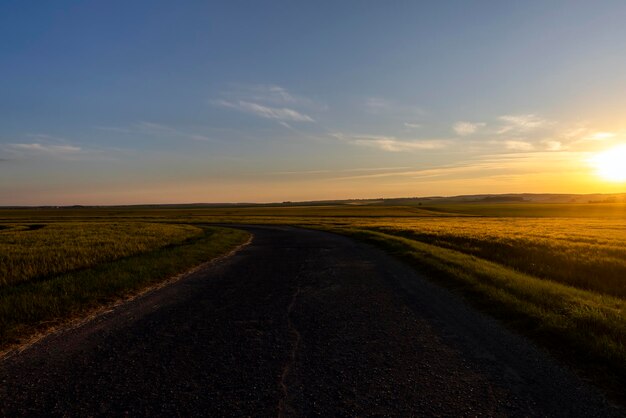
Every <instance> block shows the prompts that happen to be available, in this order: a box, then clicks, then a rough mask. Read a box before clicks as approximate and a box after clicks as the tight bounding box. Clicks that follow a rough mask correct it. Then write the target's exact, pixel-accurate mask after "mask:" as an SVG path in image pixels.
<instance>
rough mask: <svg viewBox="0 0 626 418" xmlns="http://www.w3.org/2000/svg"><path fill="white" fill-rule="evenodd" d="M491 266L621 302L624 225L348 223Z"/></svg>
mask: <svg viewBox="0 0 626 418" xmlns="http://www.w3.org/2000/svg"><path fill="white" fill-rule="evenodd" d="M350 226H351V227H358V228H366V229H370V230H375V231H380V232H385V233H387V234H391V235H397V236H403V237H406V238H410V239H412V240H415V241H420V242H424V243H428V244H432V245H435V246H439V247H444V248H449V249H452V250H456V251H460V252H463V253H466V254H470V255H473V256H475V257H478V258H481V259H485V260H489V261H494V262H497V263H500V264H502V265H504V266H507V267H510V268H513V269H515V270H517V271H520V272H524V273H527V274H530V275H533V276H535V277H538V278H542V279H547V280H552V281H555V282H560V283H563V284H567V285H570V286H574V287H577V288H580V289H584V290H592V291H596V292H599V293H604V294H607V295H612V296H619V297H626V220H618V219H610V220H607V219H586V218H578V219H571V218H570V219H558V218H531V219H529V218H456V217H455V218H422V219H394V220H389V219H379V220H359V221H358V222H350Z"/></svg>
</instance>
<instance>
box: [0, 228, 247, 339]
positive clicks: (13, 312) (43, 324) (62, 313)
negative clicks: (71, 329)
mask: <svg viewBox="0 0 626 418" xmlns="http://www.w3.org/2000/svg"><path fill="white" fill-rule="evenodd" d="M202 229H203V234H202V235H200V236H198V237H194V238H190V239H188V240H186V241H183V242H182V243H180V244H175V245H168V246H165V247H161V248H159V249H156V250H154V251H149V252H146V253H142V254H138V255H133V256H129V257H126V258H122V259H119V260H115V261H111V262H106V263H102V264H99V265H97V266H95V267H93V268H89V269H85V270H79V271H74V272H70V273H65V274H60V275H57V276H53V277H50V278H48V279H47V280H41V281H33V282H23V283H17V284H15V285H13V286H4V287H2V288H0V348H6V347H7V346H9V345H10V344H14V343H17V342H19V341H20V338H23V337H25V336H27V335H30V334H33V333H35V332H37V331H40V330H42V329H45V328H47V327H49V326H51V325H54V324H57V323H60V322H62V321H64V320H67V319H69V318H72V317H75V316H78V315H83V314H85V313H87V312H89V311H90V310H92V309H94V308H96V307H97V306H100V305H106V304H108V303H111V302H113V301H115V300H117V299H119V298H120V297H123V296H126V295H129V294H132V293H133V292H137V291H139V290H141V289H142V288H146V287H148V286H150V285H153V284H156V283H158V282H160V281H162V280H164V279H166V278H168V277H171V276H173V275H175V274H178V273H181V272H183V271H185V270H187V269H189V268H191V267H194V266H196V265H199V264H202V263H204V262H206V261H208V260H211V259H213V258H215V257H218V256H220V255H223V254H226V253H228V252H229V251H230V250H232V249H233V248H235V247H237V246H238V245H241V244H243V243H244V242H245V241H246V240H247V239H248V238H249V234H248V233H246V232H244V231H241V230H235V229H227V228H214V227H203V228H202Z"/></svg>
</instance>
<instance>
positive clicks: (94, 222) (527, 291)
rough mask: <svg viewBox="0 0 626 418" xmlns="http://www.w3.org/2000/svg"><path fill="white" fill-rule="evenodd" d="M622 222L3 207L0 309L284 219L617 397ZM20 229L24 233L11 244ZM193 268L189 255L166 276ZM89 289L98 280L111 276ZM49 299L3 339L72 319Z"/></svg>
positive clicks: (525, 209) (555, 212) (432, 213)
mask: <svg viewBox="0 0 626 418" xmlns="http://www.w3.org/2000/svg"><path fill="white" fill-rule="evenodd" d="M625 214H626V205H624V204H619V203H607V204H592V203H590V204H580V203H576V204H533V203H523V204H520V203H493V204H468V203H464V204H456V205H452V204H448V205H431V206H421V205H420V206H417V205H416V206H384V205H371V206H368V205H318V206H274V207H264V206H248V207H215V208H207V207H176V208H168V207H118V208H115V207H110V208H44V209H13V210H9V209H6V210H0V228H1V229H0V247H1V248H3V249H6V248H11V250H10V251H4V253H3V254H2V258H0V259H1V260H2V263H0V266H3V267H2V268H4V270H3V271H4V273H3V277H2V283H3V284H2V287H0V293H1V294H0V311H1V312H4V314H3V315H5V316H6V317H10V316H11V314H10V312H11V310H12V309H14V307H13V306H14V305H11V302H10V300H11V297H13V295H14V294H15V293H16V292H17V290H16V289H20V290H19V293H20V295H22V296H23V295H24V292H31V293H29V294H30V295H31V296H32V297H31V298H32V299H33V300H36V299H37V298H39V296H37V295H35V293H33V292H44V293H45V292H48V291H49V289H50V286H51V285H52V283H56V282H57V281H58V280H59V278H60V277H63V280H64V282H65V283H73V284H76V283H77V281H78V282H80V281H82V280H84V278H82V276H80V274H88V273H89V272H92V271H94V269H96V270H97V269H98V268H99V267H100V268H102V266H105V265H110V263H115V262H119V261H120V260H126V259H127V258H129V257H130V258H131V259H132V257H137V258H136V262H135V263H134V265H135V266H136V267H137V266H142V265H143V266H145V263H146V261H145V260H147V259H145V260H144V261H142V260H143V259H142V257H146V256H147V255H149V254H154V253H155V251H156V252H159V251H161V253H160V254H161V255H163V253H162V251H174V250H177V251H179V253H180V254H184V253H185V248H189V247H185V245H184V244H185V243H187V244H188V243H189V242H196V241H198V240H200V238H201V237H203V236H205V234H206V232H203V231H207V229H206V225H209V224H214V225H215V224H219V225H227V224H233V225H234V226H236V224H247V225H250V224H283V225H294V226H300V227H305V228H313V229H322V230H326V231H331V232H334V233H338V234H343V235H348V236H351V237H353V238H357V239H360V240H363V241H366V242H368V243H371V244H373V245H375V246H379V247H380V248H383V249H385V250H386V251H388V252H389V253H391V254H393V255H395V256H396V257H398V258H401V259H403V260H405V261H407V262H408V263H409V264H411V265H413V266H414V267H415V268H416V269H417V270H418V271H420V272H423V273H425V274H426V275H427V276H428V277H430V279H431V280H432V281H434V282H436V283H438V284H440V285H443V286H445V287H447V288H449V289H451V290H452V291H453V292H454V293H457V294H459V295H462V296H463V297H464V298H465V299H466V300H467V301H468V303H470V304H471V305H472V306H474V307H475V308H477V309H478V310H481V311H483V312H485V313H487V314H489V315H491V316H493V317H495V318H497V319H498V320H500V321H501V322H502V323H504V324H505V325H506V326H507V327H509V328H511V329H513V330H515V331H516V332H519V333H521V334H523V335H525V336H527V337H529V338H531V339H532V340H534V341H535V342H537V343H538V344H539V345H541V346H542V347H544V349H546V350H548V351H550V352H551V353H552V355H554V356H555V357H557V358H559V359H560V360H561V361H563V362H564V363H565V364H568V365H569V366H571V367H573V368H575V369H577V370H578V371H579V372H580V373H582V374H583V375H584V376H585V377H587V378H590V379H592V380H594V381H595V382H596V384H598V385H599V386H601V387H603V388H604V389H606V390H607V391H608V392H609V393H612V396H613V397H614V398H615V399H617V398H620V388H621V387H622V385H623V382H625V381H626V314H625V311H624V308H625V307H626V301H625V300H624V298H625V297H626V249H625V248H626V218H625ZM210 230H211V231H212V234H215V233H217V232H216V231H221V232H220V233H221V234H226V235H224V236H225V237H226V238H220V240H221V241H223V242H225V244H224V245H223V247H221V251H222V252H224V251H226V248H232V247H234V246H236V245H238V244H239V243H241V242H243V241H245V239H246V238H245V237H246V234H245V233H243V232H239V233H237V232H232V231H235V230H233V229H217V230H216V229H210ZM113 231H115V232H114V233H113ZM224 231H230V232H224ZM20 234H23V235H21V236H22V237H27V236H28V237H33V238H20V239H17V238H16V237H17V236H20ZM28 234H32V235H28ZM35 234H39V235H38V236H37V235H35ZM229 234H230V235H229ZM53 237H56V238H53ZM55 239H56V240H57V241H55ZM224 239H225V241H224ZM34 243H37V245H34ZM20 246H22V248H21V249H20ZM55 246H56V247H57V248H63V247H64V246H65V247H66V248H67V249H68V250H69V251H63V252H62V254H63V253H65V254H67V258H66V259H64V257H59V256H58V254H59V253H58V252H57V255H56V256H51V255H50V254H53V253H54V251H52V252H51V250H50V248H55ZM20 257H21V258H20ZM55 257H56V258H55ZM161 258H162V257H161ZM116 260H117V261H116ZM201 261H202V260H201V257H198V256H196V257H195V258H192V259H191V260H189V261H188V262H187V263H186V264H185V263H183V264H179V265H177V266H176V267H172V268H170V269H169V270H168V274H173V273H176V272H178V271H177V269H178V270H179V271H182V270H184V269H185V268H188V267H190V266H191V265H193V264H194V263H195V264H199V263H200V262H201ZM7 266H8V267H7ZM12 266H21V267H12ZM54 266H56V267H54ZM59 266H60V267H59ZM156 276H158V277H164V275H158V274H156ZM107 277H110V276H107ZM153 280H156V279H151V280H149V281H147V282H142V281H139V282H140V283H139V284H136V285H132V286H130V287H129V288H131V289H137V288H138V287H141V286H145V285H146V283H153ZM24 283H30V284H31V286H32V287H28V286H26V287H25V286H24V285H23V284H24ZM99 283H100V284H99V286H106V283H107V281H106V280H103V281H100V282H99ZM142 283H143V284H142ZM18 284H19V285H18ZM25 289H26V290H25ZM116 292H117V293H116V294H119V292H122V293H123V290H120V289H117V290H116ZM95 294H96V295H97V292H96V293H95ZM81 297H82V296H81ZM87 298H91V299H90V300H92V301H93V300H96V302H97V300H99V299H103V298H102V297H101V296H95V299H94V296H89V297H87ZM104 299H106V298H104ZM66 302H67V299H65V300H64V301H63V302H59V303H61V304H62V303H66ZM59 303H55V304H54V306H55V308H54V309H52V310H51V311H50V312H51V313H48V314H46V315H43V316H42V315H38V314H37V309H40V308H38V307H37V306H36V305H33V307H32V308H29V309H30V311H29V313H28V314H26V315H24V318H26V319H25V320H24V322H23V323H21V324H18V325H15V320H2V319H0V323H2V321H4V323H5V325H4V327H5V329H9V328H10V329H11V330H12V331H11V332H5V334H4V336H3V338H4V340H3V341H2V343H3V344H6V343H7V342H8V341H10V340H11V341H13V340H15V338H17V335H18V334H19V332H22V331H20V330H24V332H27V331H28V330H29V329H30V330H32V329H33V327H35V328H36V327H37V324H38V323H41V322H42V321H43V322H45V321H50V320H54V319H55V318H58V317H63V316H64V315H68V314H70V313H71V314H72V315H75V314H76V312H77V311H76V309H69V310H65V309H63V308H61V307H60V306H62V305H60V304H59ZM44 305H45V304H44ZM7 312H8V313H7ZM11 321H13V322H11ZM18 322H19V321H18ZM9 323H10V324H12V325H11V326H10V327H8V326H7V325H6V324H9ZM7 327H8V328H7ZM618 400H619V399H618ZM619 401H622V402H623V399H622V400H619Z"/></svg>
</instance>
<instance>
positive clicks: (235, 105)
mask: <svg viewBox="0 0 626 418" xmlns="http://www.w3.org/2000/svg"><path fill="white" fill-rule="evenodd" d="M213 103H214V104H215V105H218V106H222V107H226V108H230V109H235V110H239V111H241V112H245V113H250V114H253V115H256V116H259V117H262V118H265V119H274V120H277V121H283V122H285V121H290V122H315V121H314V120H313V118H312V117H310V116H309V115H306V114H304V113H300V112H298V111H297V110H295V109H290V108H287V107H270V106H264V105H262V104H259V103H253V102H246V101H243V100H239V101H237V102H229V101H227V100H215V101H213Z"/></svg>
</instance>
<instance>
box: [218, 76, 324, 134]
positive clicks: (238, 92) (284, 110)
mask: <svg viewBox="0 0 626 418" xmlns="http://www.w3.org/2000/svg"><path fill="white" fill-rule="evenodd" d="M220 96H221V97H220V98H217V99H213V100H211V101H210V103H211V104H213V105H214V106H219V107H223V108H227V109H233V110H236V111H239V112H242V113H247V114H250V115H254V116H257V117H260V118H263V119H270V120H274V121H277V122H278V123H279V124H280V125H282V126H284V127H285V128H288V129H293V128H292V127H291V126H290V125H289V124H288V123H287V122H309V123H310V122H315V119H314V118H313V117H312V116H310V115H309V112H310V111H320V110H325V106H322V105H319V104H317V103H316V102H314V101H313V100H311V99H308V98H306V97H302V96H298V95H295V94H293V93H291V92H290V91H288V90H287V89H286V88H284V87H281V86H278V85H274V84H257V85H243V84H231V85H230V86H229V88H228V89H227V90H225V91H222V92H221V93H220Z"/></svg>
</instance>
